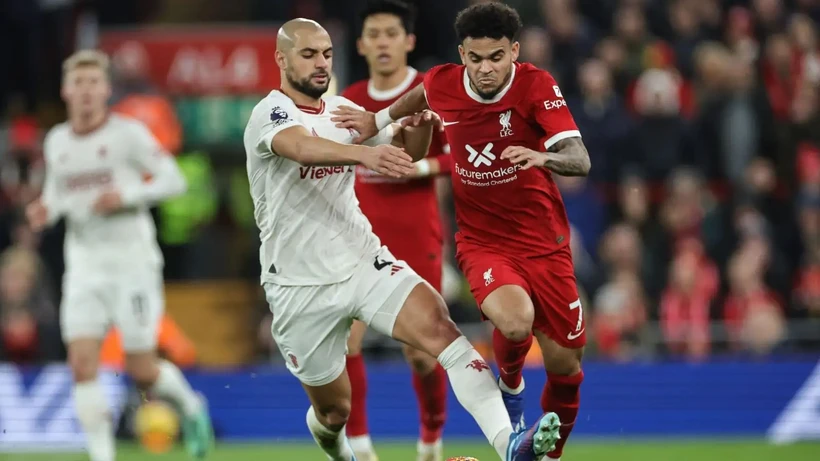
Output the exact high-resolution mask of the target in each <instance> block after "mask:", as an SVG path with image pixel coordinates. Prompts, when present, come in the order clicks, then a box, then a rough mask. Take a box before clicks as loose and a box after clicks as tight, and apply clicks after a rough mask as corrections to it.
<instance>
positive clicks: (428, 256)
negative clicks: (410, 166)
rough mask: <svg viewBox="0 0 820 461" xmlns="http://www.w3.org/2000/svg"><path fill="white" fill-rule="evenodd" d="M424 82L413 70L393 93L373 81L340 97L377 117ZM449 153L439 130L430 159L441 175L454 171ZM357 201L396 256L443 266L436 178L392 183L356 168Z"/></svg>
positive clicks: (431, 149) (349, 90)
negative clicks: (438, 167) (436, 160)
mask: <svg viewBox="0 0 820 461" xmlns="http://www.w3.org/2000/svg"><path fill="white" fill-rule="evenodd" d="M422 79H423V75H422V74H421V73H419V72H417V71H416V70H415V69H412V68H411V69H410V73H409V74H408V75H407V78H406V79H405V80H404V81H403V82H402V83H401V84H400V85H399V86H398V87H396V88H394V89H392V90H388V91H380V90H377V89H375V88H373V86H372V85H371V84H370V80H360V81H358V82H356V83H354V84H352V85H350V86H349V87H348V88H347V89H345V91H344V92H343V93H342V96H344V97H346V98H348V99H350V100H351V101H353V102H355V103H356V104H358V105H360V106H362V107H364V108H365V109H366V110H368V111H370V112H378V111H380V110H381V109H384V108H385V107H388V106H389V105H390V104H392V103H393V102H395V101H396V100H397V99H399V97H401V96H402V95H403V94H404V93H406V92H407V91H408V90H410V89H412V88H415V87H416V86H417V85H419V84H420V83H421V82H422ZM446 151H447V146H446V142H445V141H444V136H443V133H439V132H438V131H435V132H434V133H433V140H432V142H431V144H430V152H429V153H428V156H427V157H428V158H430V157H437V158H438V159H439V163H440V165H441V173H442V174H449V173H450V170H451V167H452V163H451V162H450V161H449V160H450V156H449V155H447V154H446ZM356 196H357V197H358V199H359V206H360V207H361V209H362V212H363V213H364V214H365V216H367V218H368V219H369V220H370V222H371V224H373V231H374V232H375V233H376V235H378V236H379V238H380V239H381V241H382V244H384V245H387V247H388V248H389V249H390V251H391V252H392V253H393V254H394V255H396V257H398V258H401V259H404V260H405V261H407V262H408V263H409V264H410V265H411V267H413V268H414V269H416V270H417V271H419V270H420V268H417V267H416V266H419V265H420V264H421V263H423V262H428V261H429V262H434V260H435V261H437V264H440V261H441V252H442V248H441V247H442V235H441V217H440V215H439V209H438V201H437V198H436V187H435V178H433V177H427V178H418V179H394V178H389V177H386V176H381V175H378V174H376V173H374V172H372V171H370V170H368V169H367V168H365V167H362V166H359V167H357V168H356ZM419 258H422V260H421V261H419ZM417 261H419V262H417ZM414 262H416V264H414ZM431 283H432V282H431Z"/></svg>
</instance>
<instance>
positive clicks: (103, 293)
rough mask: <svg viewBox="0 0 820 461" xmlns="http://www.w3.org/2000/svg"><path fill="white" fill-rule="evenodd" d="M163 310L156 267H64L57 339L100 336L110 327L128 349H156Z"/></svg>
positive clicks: (160, 284)
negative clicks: (130, 269) (77, 269)
mask: <svg viewBox="0 0 820 461" xmlns="http://www.w3.org/2000/svg"><path fill="white" fill-rule="evenodd" d="M164 309H165V293H164V291H163V280H162V272H161V271H159V270H148V271H140V272H120V273H98V272H89V273H78V272H66V274H65V276H64V277H63V301H62V305H61V306H60V327H61V329H62V335H63V341H65V342H70V341H72V340H75V339H81V338H90V339H103V338H104V337H105V335H106V333H108V328H109V327H111V326H116V327H117V329H118V330H119V332H120V335H121V337H122V347H123V349H124V350H125V351H128V352H148V351H152V350H154V349H156V345H157V334H158V331H157V329H158V328H159V322H160V320H161V318H162V313H163V311H164Z"/></svg>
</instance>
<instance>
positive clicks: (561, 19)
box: [541, 0, 596, 94]
mask: <svg viewBox="0 0 820 461" xmlns="http://www.w3.org/2000/svg"><path fill="white" fill-rule="evenodd" d="M541 8H542V10H543V14H544V18H545V19H546V25H547V30H548V31H549V34H550V39H551V42H552V57H553V62H552V66H551V68H550V70H551V71H552V72H553V74H554V75H555V79H556V81H558V83H559V84H560V85H561V87H562V88H563V89H564V91H565V92H566V93H568V94H572V93H575V92H576V88H577V87H576V84H577V79H576V72H577V70H578V66H579V65H580V64H581V62H582V61H583V59H585V58H586V57H587V56H590V55H591V54H592V52H593V50H594V48H595V39H596V37H595V36H594V30H593V29H592V27H590V26H589V24H588V23H587V21H586V19H585V18H584V17H582V16H581V15H579V14H578V11H577V9H576V7H575V2H574V1H571V0H545V1H542V2H541Z"/></svg>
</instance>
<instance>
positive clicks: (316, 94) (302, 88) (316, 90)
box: [285, 72, 331, 99]
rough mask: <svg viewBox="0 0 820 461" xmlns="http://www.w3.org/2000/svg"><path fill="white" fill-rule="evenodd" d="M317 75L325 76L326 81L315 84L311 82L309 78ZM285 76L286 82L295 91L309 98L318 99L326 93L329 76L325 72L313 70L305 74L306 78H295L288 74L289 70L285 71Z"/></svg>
mask: <svg viewBox="0 0 820 461" xmlns="http://www.w3.org/2000/svg"><path fill="white" fill-rule="evenodd" d="M318 76H327V82H326V83H325V84H324V85H315V84H313V83H311V81H310V79H311V78H313V77H318ZM285 78H287V79H288V83H290V85H291V86H292V87H293V89H295V90H296V91H298V92H300V93H302V94H303V95H305V96H308V97H310V98H313V99H319V98H321V97H322V95H323V94H325V93H327V89H328V87H329V86H330V78H331V77H330V74H328V73H327V72H315V73H313V74H310V75H309V76H307V78H304V79H302V80H297V79H295V78H294V77H293V76H292V75H291V74H290V72H285Z"/></svg>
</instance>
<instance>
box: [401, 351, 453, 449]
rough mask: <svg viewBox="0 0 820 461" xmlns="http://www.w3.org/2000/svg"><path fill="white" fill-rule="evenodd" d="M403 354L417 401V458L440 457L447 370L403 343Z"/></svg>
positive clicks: (445, 405) (445, 406)
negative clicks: (411, 375) (419, 424)
mask: <svg viewBox="0 0 820 461" xmlns="http://www.w3.org/2000/svg"><path fill="white" fill-rule="evenodd" d="M403 352H404V357H405V358H406V359H407V362H408V363H409V364H410V368H411V370H412V371H413V389H414V390H415V391H416V399H417V400H418V404H419V421H420V422H421V428H420V431H419V432H420V433H419V443H418V452H419V459H422V460H425V461H426V460H436V459H438V458H439V457H440V456H439V454H440V453H441V451H442V448H441V435H442V431H443V430H444V423H445V421H446V420H447V372H446V371H444V368H442V367H441V365H440V364H439V363H438V360H436V359H435V358H433V357H432V356H431V355H429V354H427V353H425V352H422V351H420V350H418V349H415V348H412V347H410V346H407V345H405V346H404V347H403Z"/></svg>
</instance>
